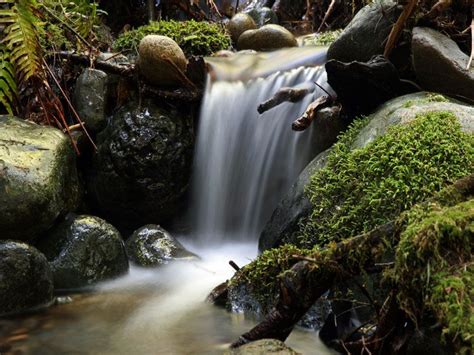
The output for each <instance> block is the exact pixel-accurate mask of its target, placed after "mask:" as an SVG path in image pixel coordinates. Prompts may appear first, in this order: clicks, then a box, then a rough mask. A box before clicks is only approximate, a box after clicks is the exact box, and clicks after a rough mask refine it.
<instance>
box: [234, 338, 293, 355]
mask: <svg viewBox="0 0 474 355" xmlns="http://www.w3.org/2000/svg"><path fill="white" fill-rule="evenodd" d="M225 354H226V355H265V354H275V355H297V354H299V353H297V352H296V351H294V350H293V349H291V348H289V347H288V346H286V345H285V343H283V342H282V341H280V340H276V339H262V340H257V341H254V342H252V343H249V344H245V345H242V346H241V347H239V348H237V349H232V350H228V351H227V352H225Z"/></svg>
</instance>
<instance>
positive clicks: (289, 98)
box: [257, 83, 314, 114]
mask: <svg viewBox="0 0 474 355" xmlns="http://www.w3.org/2000/svg"><path fill="white" fill-rule="evenodd" d="M313 91H314V86H313V85H312V83H306V84H305V85H303V86H300V87H294V88H289V87H285V88H281V89H280V90H278V92H277V93H276V94H275V95H273V96H272V97H271V98H270V99H269V100H267V101H265V102H263V103H262V104H260V105H259V106H258V108H257V111H258V113H259V114H262V113H264V112H266V111H268V110H270V109H272V108H274V107H276V106H278V105H280V104H281V103H283V102H293V103H294V102H298V101H301V100H303V99H304V98H305V97H306V96H307V95H309V94H310V93H312V92H313Z"/></svg>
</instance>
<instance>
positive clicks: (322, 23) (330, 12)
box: [316, 0, 336, 33]
mask: <svg viewBox="0 0 474 355" xmlns="http://www.w3.org/2000/svg"><path fill="white" fill-rule="evenodd" d="M335 5H336V0H332V1H331V3H330V4H329V7H328V10H327V11H326V14H325V15H324V18H323V21H322V22H321V24H320V25H319V28H318V30H317V31H316V32H318V33H319V32H321V30H322V29H323V26H324V24H325V23H326V21H327V19H328V18H329V16H331V14H332V13H333V11H334V7H335Z"/></svg>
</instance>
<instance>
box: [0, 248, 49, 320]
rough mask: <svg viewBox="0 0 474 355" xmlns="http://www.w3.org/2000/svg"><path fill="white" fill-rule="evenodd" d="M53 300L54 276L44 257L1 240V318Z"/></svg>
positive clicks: (35, 251) (44, 304)
mask: <svg viewBox="0 0 474 355" xmlns="http://www.w3.org/2000/svg"><path fill="white" fill-rule="evenodd" d="M52 301H53V275H52V273H51V269H50V267H49V264H48V261H47V260H46V258H45V256H44V255H43V254H41V253H40V252H39V251H38V250H37V249H35V248H34V247H32V246H29V245H27V244H24V243H18V242H14V241H9V240H6V241H5V240H0V315H3V314H8V313H15V312H22V311H28V310H32V309H35V308H39V307H44V306H48V305H50V304H51V303H52Z"/></svg>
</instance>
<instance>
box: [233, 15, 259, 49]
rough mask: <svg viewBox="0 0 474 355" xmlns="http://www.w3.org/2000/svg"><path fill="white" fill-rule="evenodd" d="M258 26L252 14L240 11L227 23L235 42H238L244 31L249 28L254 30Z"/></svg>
mask: <svg viewBox="0 0 474 355" xmlns="http://www.w3.org/2000/svg"><path fill="white" fill-rule="evenodd" d="M256 28H257V24H256V23H255V21H254V19H253V18H252V16H250V14H243V13H239V14H236V15H235V16H234V17H232V19H231V20H230V21H229V22H228V23H227V30H228V31H229V33H230V37H231V38H232V41H233V42H234V43H237V41H238V40H239V37H240V35H241V34H242V33H244V32H245V31H247V30H254V29H256Z"/></svg>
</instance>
